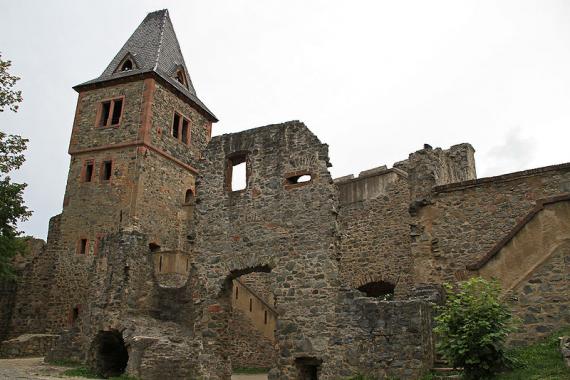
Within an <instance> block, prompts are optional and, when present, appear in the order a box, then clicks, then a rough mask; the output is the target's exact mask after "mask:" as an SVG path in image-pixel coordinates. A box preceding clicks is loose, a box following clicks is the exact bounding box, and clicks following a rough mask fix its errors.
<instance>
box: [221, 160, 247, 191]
mask: <svg viewBox="0 0 570 380" xmlns="http://www.w3.org/2000/svg"><path fill="white" fill-rule="evenodd" d="M248 178H249V172H248V168H247V153H244V152H239V153H234V154H233V155H231V156H229V157H228V159H227V161H226V190H227V191H240V190H245V189H246V188H247V181H248Z"/></svg>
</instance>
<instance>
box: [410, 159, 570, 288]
mask: <svg viewBox="0 0 570 380" xmlns="http://www.w3.org/2000/svg"><path fill="white" fill-rule="evenodd" d="M569 189H570V165H569V164H563V165H557V166H551V167H546V168H540V169H534V170H527V171H522V172H517V173H511V174H506V175H503V176H498V177H490V178H483V179H479V180H473V181H466V182H461V183H456V184H451V185H446V186H439V187H436V188H435V191H434V193H433V194H432V195H431V202H432V203H431V204H429V205H427V206H425V207H422V208H420V209H419V210H418V212H417V214H416V215H415V216H414V219H413V221H412V224H413V225H412V231H411V234H412V254H413V256H414V260H415V269H416V271H415V278H416V282H436V283H440V282H442V281H456V280H458V279H463V278H465V277H466V275H467V274H466V272H465V268H466V266H467V265H468V264H471V263H473V262H475V261H477V260H478V259H479V258H481V257H482V256H483V255H485V254H486V253H487V252H488V251H489V250H490V249H491V248H492V247H493V246H494V245H495V244H496V243H497V242H498V241H499V240H501V239H502V238H503V237H504V236H505V235H507V233H508V232H509V231H510V230H511V229H513V227H515V225H516V224H517V223H518V222H519V221H520V220H521V219H522V218H524V217H525V216H526V214H528V213H529V212H530V211H531V210H532V208H533V207H534V205H535V201H536V200H537V199H540V198H544V197H548V196H553V195H557V194H560V193H563V192H567V191H568V190H569Z"/></svg>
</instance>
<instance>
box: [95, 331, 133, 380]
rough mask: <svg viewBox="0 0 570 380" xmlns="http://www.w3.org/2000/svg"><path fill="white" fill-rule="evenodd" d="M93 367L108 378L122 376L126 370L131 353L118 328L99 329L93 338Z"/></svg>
mask: <svg viewBox="0 0 570 380" xmlns="http://www.w3.org/2000/svg"><path fill="white" fill-rule="evenodd" d="M92 353H93V356H94V363H93V367H94V368H92V369H93V370H94V371H95V372H96V373H97V374H99V375H101V376H103V377H105V378H107V377H113V376H120V375H121V374H122V373H124V372H125V369H126V368H127V363H128V361H129V353H128V351H127V348H126V346H125V341H124V340H123V336H122V335H121V333H120V332H118V331H116V330H111V331H99V333H98V334H97V336H96V337H95V339H94V340H93V345H92Z"/></svg>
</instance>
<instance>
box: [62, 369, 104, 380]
mask: <svg viewBox="0 0 570 380" xmlns="http://www.w3.org/2000/svg"><path fill="white" fill-rule="evenodd" d="M62 375H63V376H77V377H84V378H86V379H102V377H100V376H99V375H97V374H96V373H93V372H91V370H89V368H86V367H77V368H71V369H68V370H67V371H65V372H63V373H62Z"/></svg>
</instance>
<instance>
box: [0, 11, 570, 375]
mask: <svg viewBox="0 0 570 380" xmlns="http://www.w3.org/2000/svg"><path fill="white" fill-rule="evenodd" d="M75 89H76V91H77V92H78V94H79V95H78V102H77V108H76V114H75V119H74V123H73V126H72V130H71V139H70V147H69V153H70V156H71V159H70V167H69V175H68V179H67V186H66V191H65V195H64V197H63V209H62V212H61V214H59V215H57V216H54V217H53V218H52V219H51V220H50V226H49V234H48V239H47V243H43V242H41V241H30V246H31V254H30V255H29V256H27V257H23V258H21V257H18V258H17V259H16V263H15V264H16V268H17V270H18V272H19V276H18V278H17V280H11V281H5V282H3V283H1V284H0V293H1V296H2V297H1V298H0V339H1V340H3V341H2V343H1V344H0V355H2V356H26V355H32V354H33V355H37V354H47V358H48V360H57V359H73V360H76V361H80V362H84V363H86V364H87V365H88V366H89V367H91V368H92V369H93V370H94V371H96V372H97V373H99V374H101V375H104V376H114V375H119V374H121V373H127V374H129V375H133V376H136V377H137V378H140V379H159V378H161V379H162V378H169V379H197V378H205V379H229V378H230V376H231V372H232V369H235V368H237V367H242V366H258V367H269V368H270V371H269V377H270V378H271V379H283V380H285V379H338V378H342V377H348V376H352V375H356V374H362V375H366V376H371V377H378V378H385V377H390V376H391V377H397V378H402V379H417V378H420V377H421V376H422V375H423V374H424V373H426V372H427V371H429V370H430V368H431V367H432V365H433V359H434V337H433V335H432V323H433V321H432V315H433V309H432V305H433V303H438V302H441V300H442V295H441V292H440V289H441V284H442V283H443V282H457V281H462V280H465V279H467V278H469V277H470V276H474V275H480V276H483V277H485V278H496V279H498V280H499V281H501V283H502V285H503V289H504V294H503V297H504V299H505V301H507V302H509V303H510V304H511V305H512V309H513V312H514V313H515V314H516V315H517V316H519V317H520V319H521V320H522V321H523V322H522V323H523V326H522V328H521V329H520V331H518V332H515V333H514V334H512V336H511V337H510V341H511V344H524V343H526V342H529V341H533V340H536V339H539V338H540V337H542V336H544V335H546V334H549V333H551V332H553V331H556V330H557V329H559V328H561V327H564V326H568V325H569V324H570V312H569V310H570V285H569V284H570V248H569V247H570V222H569V221H570V194H569V193H570V164H561V165H555V166H550V167H545V168H539V169H532V170H527V171H523V172H517V173H509V174H505V175H502V176H497V177H490V178H481V179H477V177H476V171H475V159H474V152H475V151H474V149H473V147H471V145H469V144H458V145H454V146H452V147H450V148H449V149H441V148H432V147H430V146H429V145H427V144H426V145H425V146H424V148H423V149H421V150H418V151H417V152H413V153H411V154H410V155H409V157H408V158H407V159H405V160H403V161H400V162H397V163H395V164H394V165H393V167H392V168H388V167H386V166H379V167H377V168H374V169H370V170H367V171H364V172H362V173H360V174H359V175H358V176H357V177H355V176H352V175H351V176H346V177H343V178H338V179H336V180H333V179H332V178H331V175H330V172H329V167H330V166H331V163H330V161H329V156H328V146H327V145H326V144H323V143H322V142H321V141H320V140H319V139H318V137H317V136H315V135H314V134H313V133H312V132H311V131H310V130H309V128H308V127H307V126H305V125H304V124H303V123H302V122H299V121H290V122H286V123H282V124H275V125H268V126H264V127H260V128H254V129H249V130H246V131H242V132H238V133H232V134H224V135H219V136H214V137H212V124H213V123H215V122H216V121H217V118H216V116H215V115H214V114H213V113H212V112H211V111H210V110H209V109H208V107H206V105H205V104H204V103H203V102H202V101H201V100H200V98H199V97H198V95H197V93H196V90H195V88H194V85H193V83H192V80H191V79H190V75H189V72H188V69H187V67H186V64H185V61H184V57H183V56H182V53H181V49H180V46H179V44H178V41H177V39H176V34H175V32H174V28H173V25H172V23H171V21H170V18H169V15H168V11H166V10H162V11H157V12H153V13H150V14H149V15H148V16H147V17H146V18H145V19H144V20H143V22H142V23H141V25H140V26H139V27H138V28H137V29H136V30H135V32H134V33H133V35H132V36H131V37H130V38H129V39H128V40H127V42H126V43H125V45H124V46H123V47H122V48H121V50H120V51H119V52H118V53H117V55H116V56H115V57H114V58H113V59H112V61H111V62H110V64H109V65H108V67H107V68H106V69H105V71H104V72H103V73H102V74H101V76H99V77H98V78H95V79H93V80H90V81H88V82H85V83H82V84H80V85H78V86H76V87H75ZM338 148H340V147H335V149H338ZM239 175H241V181H238V176H239ZM238 184H241V187H239V186H238ZM240 284H241V285H240ZM240 289H241V291H240ZM273 326H274V327H273Z"/></svg>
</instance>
